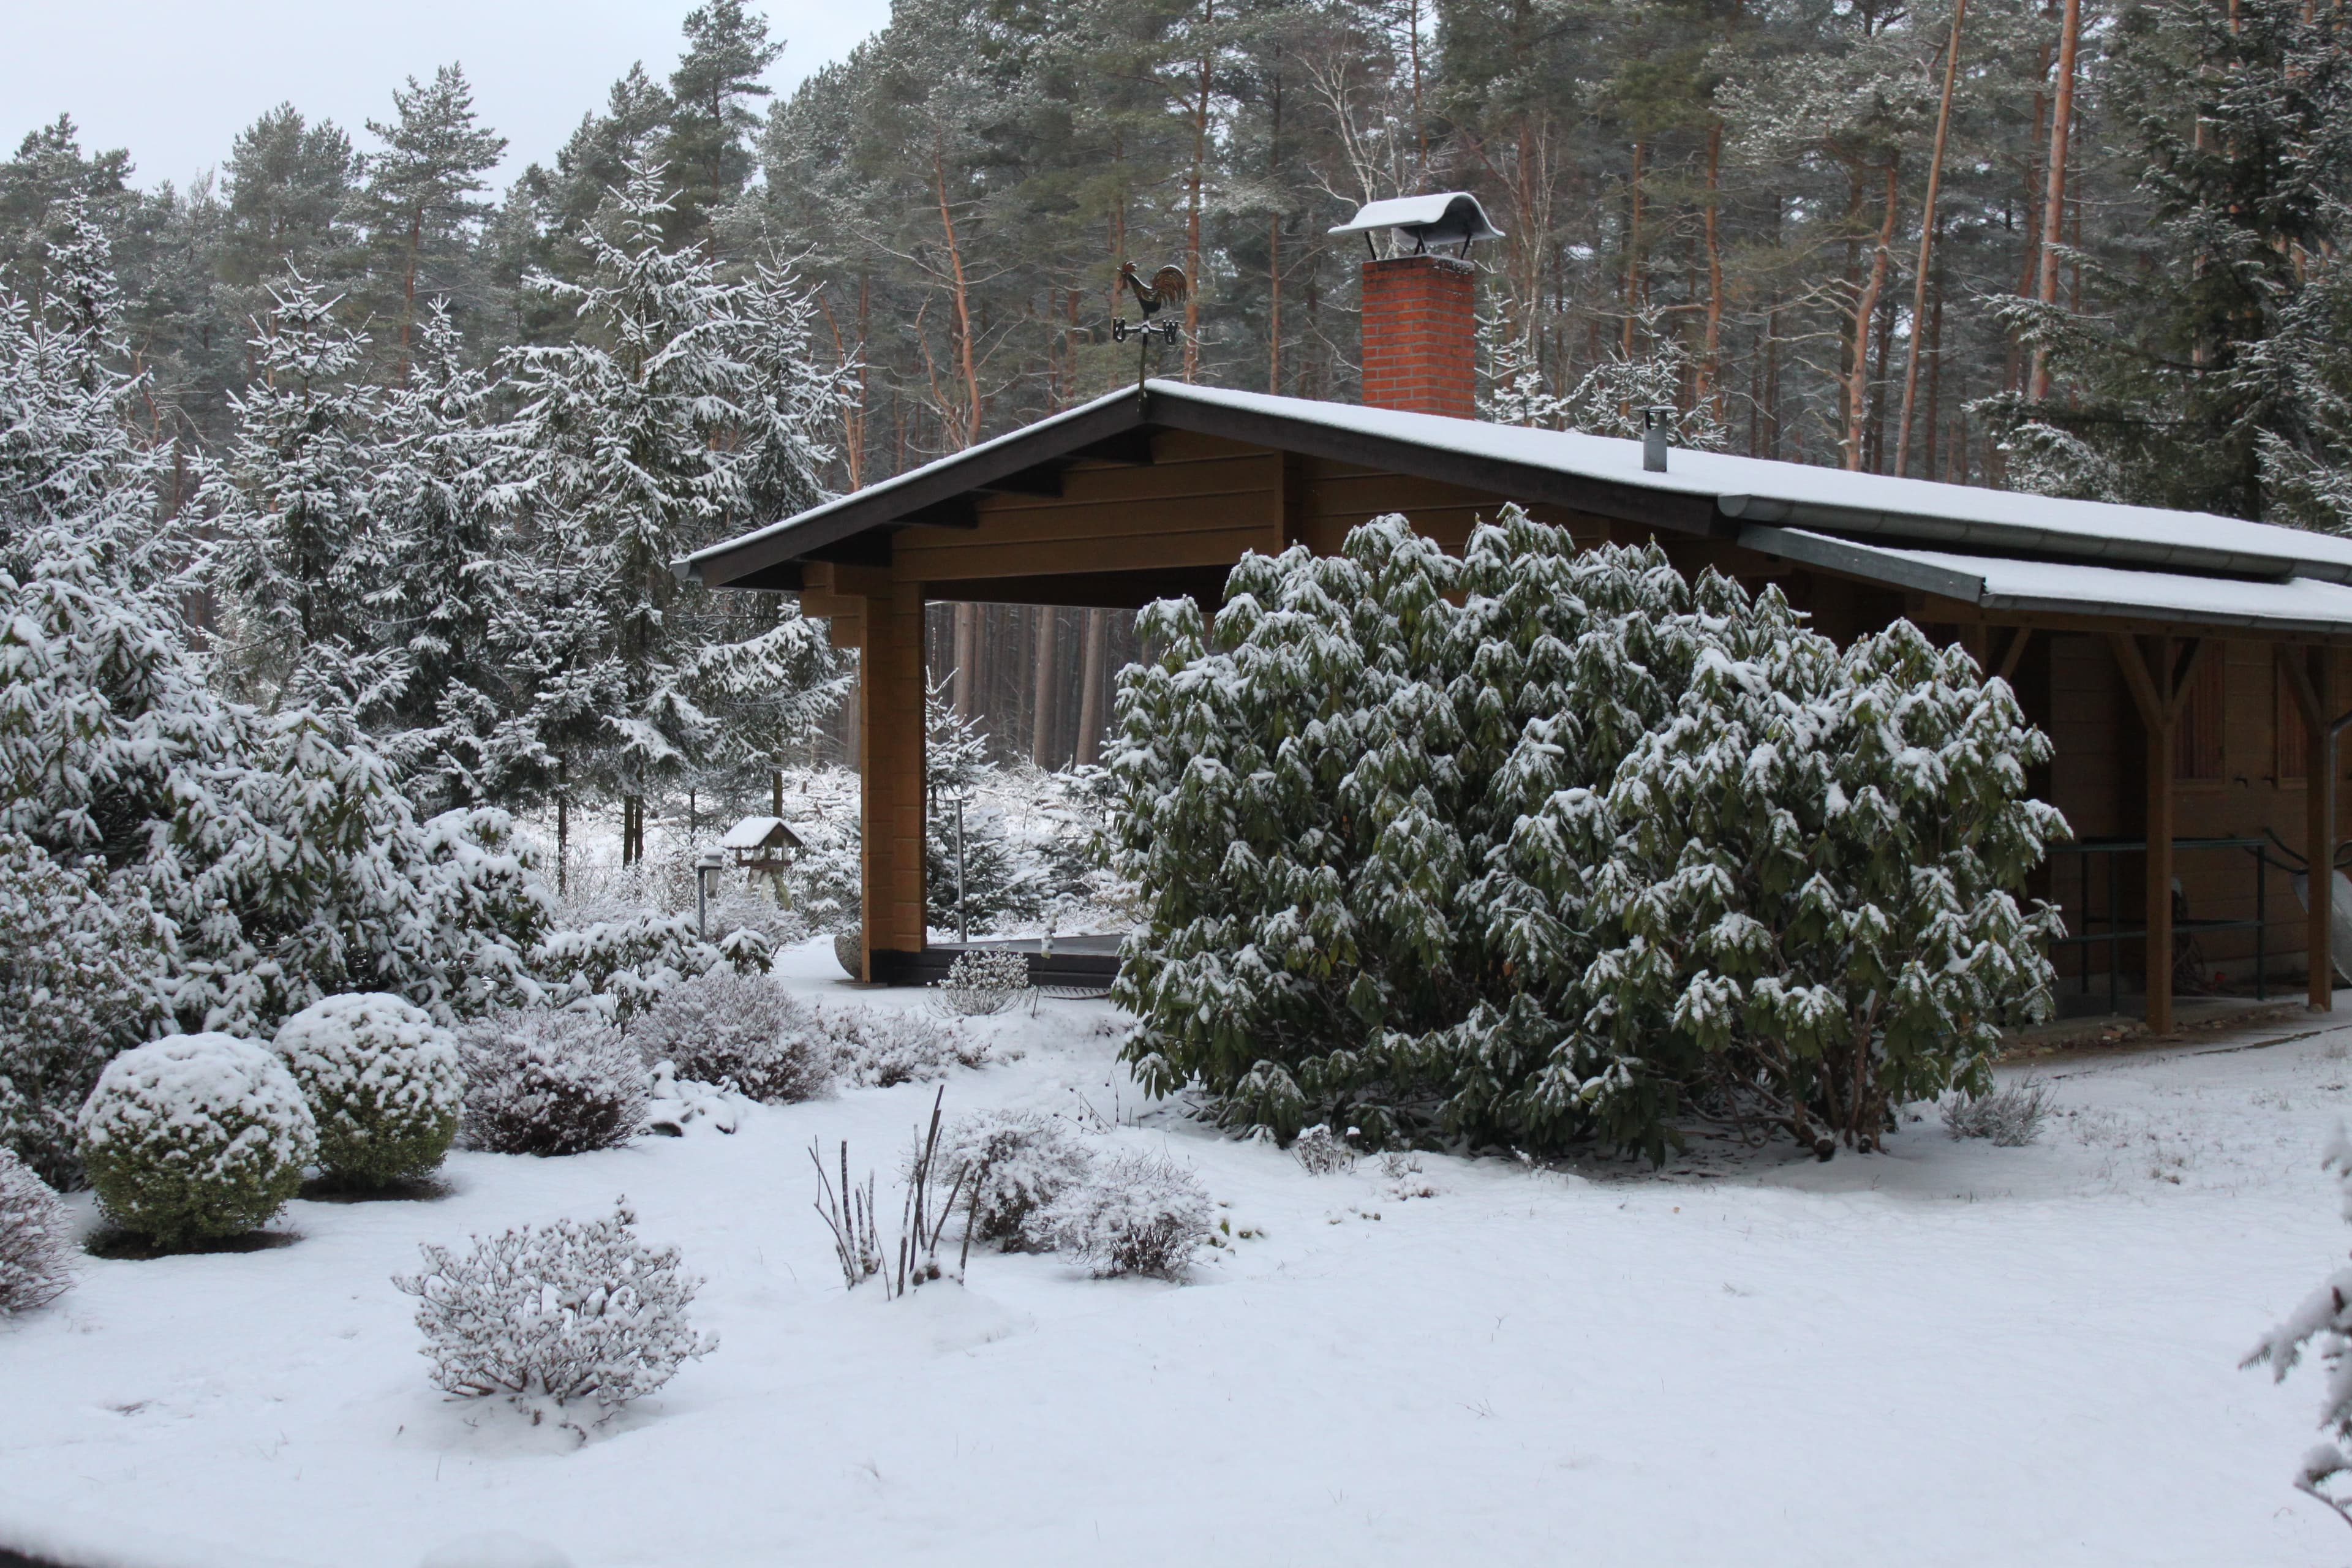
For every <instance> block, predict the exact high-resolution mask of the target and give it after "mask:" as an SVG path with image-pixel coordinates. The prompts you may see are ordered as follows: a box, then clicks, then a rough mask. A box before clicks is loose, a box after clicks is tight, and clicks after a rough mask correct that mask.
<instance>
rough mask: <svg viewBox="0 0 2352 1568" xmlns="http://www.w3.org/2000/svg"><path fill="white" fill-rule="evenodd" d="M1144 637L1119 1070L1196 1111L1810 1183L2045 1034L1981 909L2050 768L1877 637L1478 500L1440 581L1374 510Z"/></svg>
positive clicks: (1132, 730) (2008, 868) (2001, 691)
mask: <svg viewBox="0 0 2352 1568" xmlns="http://www.w3.org/2000/svg"><path fill="white" fill-rule="evenodd" d="M1148 626H1149V631H1150V636H1151V637H1153V638H1155V639H1156V640H1157V642H1158V645H1159V647H1160V649H1161V653H1160V658H1158V659H1157V660H1156V661H1155V662H1153V663H1151V664H1150V665H1145V666H1130V667H1129V668H1128V669H1127V670H1125V671H1123V672H1122V674H1121V676H1120V685H1119V700H1118V727H1119V740H1118V747H1117V750H1116V752H1115V754H1114V757H1113V760H1112V763H1111V771H1112V773H1113V776H1114V779H1115V780H1116V786H1117V790H1118V826H1117V831H1118V862H1119V868H1120V869H1121V870H1122V871H1124V872H1125V873H1126V874H1127V875H1129V876H1130V877H1131V878H1133V879H1135V881H1136V882H1138V883H1139V885H1140V886H1141V888H1142V889H1143V892H1144V898H1145V902H1146V909H1147V918H1146V920H1145V921H1144V922H1143V924H1142V926H1141V928H1140V929H1139V931H1137V932H1136V933H1135V934H1134V935H1133V936H1132V937H1131V938H1130V939H1129V944H1128V948H1127V961H1126V964H1125V967H1124V969H1123V972H1122V974H1121V977H1120V980H1119V982H1118V991H1117V992H1116V993H1115V994H1116V995H1117V996H1118V998H1119V999H1120V1000H1121V1001H1122V1002H1124V1003H1125V1004H1126V1005H1129V1007H1131V1008H1132V1009H1133V1010H1134V1012H1135V1014H1136V1016H1137V1019H1138V1023H1137V1026H1136V1028H1135V1031H1134V1033H1133V1035H1132V1037H1131V1038H1130V1040H1129V1047H1128V1050H1129V1059H1130V1060H1131V1061H1132V1062H1134V1063H1135V1064H1136V1066H1137V1068H1138V1069H1139V1073H1140V1076H1141V1077H1142V1078H1143V1079H1144V1080H1145V1081H1146V1082H1148V1083H1150V1084H1151V1085H1152V1086H1153V1087H1154V1088H1155V1089H1159V1090H1161V1091H1163V1092H1166V1091H1172V1090H1174V1089H1178V1088H1180V1087H1182V1086H1184V1085H1187V1084H1193V1085H1197V1086H1199V1087H1200V1088H1202V1089H1205V1090H1206V1091H1207V1092H1208V1094H1209V1096H1210V1097H1211V1100H1212V1101H1213V1104H1214V1105H1215V1106H1216V1107H1217V1108H1218V1109H1219V1110H1220V1112H1221V1114H1222V1115H1223V1118H1224V1119H1225V1120H1227V1121H1230V1122H1234V1123H1238V1124H1243V1125H1253V1124H1254V1125H1263V1126H1267V1127H1271V1128H1272V1129H1274V1130H1275V1131H1276V1132H1277V1133H1278V1134H1279V1135H1281V1136H1283V1137H1288V1136H1290V1135H1292V1134H1294V1133H1295V1132H1297V1131H1298V1130H1299V1129H1300V1128H1301V1127H1303V1126H1306V1125H1307V1124H1309V1123H1312V1122H1318V1121H1323V1122H1328V1123H1329V1124H1331V1125H1335V1126H1347V1127H1351V1128H1354V1129H1357V1130H1358V1134H1359V1136H1360V1137H1361V1138H1362V1139H1364V1140H1365V1141H1367V1142H1373V1143H1379V1142H1395V1141H1413V1140H1423V1139H1428V1138H1432V1137H1438V1136H1460V1137H1466V1138H1469V1139H1472V1140H1474V1141H1476V1142H1498V1143H1505V1144H1509V1145H1513V1146H1517V1147H1520V1148H1528V1149H1556V1148H1559V1147H1562V1146H1565V1145H1569V1144H1571V1143H1573V1142H1577V1141H1580V1140H1583V1139H1588V1138H1595V1137H1597V1138H1600V1139H1602V1140H1605V1141H1607V1142H1611V1143H1614V1144H1617V1145H1620V1146H1623V1147H1627V1148H1632V1149H1638V1150H1641V1151H1643V1152H1647V1153H1649V1154H1650V1155H1651V1156H1652V1157H1653V1158H1660V1157H1663V1155H1664V1151H1665V1150H1666V1148H1667V1147H1668V1146H1669V1145H1670V1144H1672V1143H1674V1142H1676V1141H1678V1140H1679V1138H1680V1137H1681V1135H1682V1131H1681V1130H1682V1129H1683V1128H1684V1127H1685V1126H1687V1125H1689V1124H1691V1123H1693V1122H1716V1123H1729V1124H1736V1125H1741V1126H1746V1127H1751V1128H1766V1129H1772V1130H1776V1131H1780V1132H1783V1133H1786V1134H1789V1135H1791V1136H1793V1137H1794V1138H1796V1139H1797V1140H1798V1141H1799V1142H1801V1143H1803V1144H1805V1145H1806V1146H1808V1147H1811V1148H1812V1149H1814V1150H1815V1151H1816V1152H1820V1153H1822V1154H1823V1155H1824V1156H1826V1155H1827V1153H1828V1152H1830V1151H1831V1150H1832V1148H1834V1147H1835V1145H1836V1142H1837V1141H1839V1140H1843V1142H1845V1143H1846V1144H1848V1145H1851V1146H1854V1147H1861V1148H1870V1147H1874V1146H1875V1145H1876V1143H1877V1142H1878V1140H1879V1138H1880V1136H1881V1134H1882V1133H1883V1132H1884V1131H1885V1129H1886V1127H1887V1125H1888V1118H1889V1116H1890V1114H1891V1111H1892V1108H1893V1107H1894V1106H1895V1104H1897V1103H1900V1102H1901V1101H1903V1100H1908V1099H1912V1098H1916V1097H1918V1096H1922V1095H1933V1094H1936V1093H1937V1092H1940V1091H1942V1090H1943V1089H1947V1088H1948V1087H1950V1086H1951V1085H1953V1084H1955V1083H1958V1084H1960V1085H1962V1086H1964V1087H1967V1086H1972V1085H1978V1084H1980V1083H1981V1081H1982V1077H1983V1074H1984V1072H1985V1070H1986V1063H1987V1061H1988V1060H1989V1059H1990V1052H1991V1051H1992V1049H1993V1047H1994V1043H1995V1041H1996V1039H1997V1037H1998V1036H1999V1033H2000V1028H2001V1027H2002V1026H2003V1025H2004V1024H2006V1023H2009V1022H2012V1021H2015V1020H2019V1019H2022V1018H2025V1017H2029V1016H2034V1015H2035V1013H2036V1012H2037V1010H2039V1009H2042V1008H2043V1007H2046V1005H2047V1003H2048V996H2049V992H2050V987H2051V984H2052V980H2051V970H2050V967H2049V964H2048V963H2047V961H2046V960H2045V959H2044V958H2043V957H2042V953H2041V952H2040V949H2039V945H2038V944H2039V943H2040V942H2041V940H2042V937H2043V936H2044V934H2045V933H2047V932H2048V931H2051V930H2052V929H2053V916H2052V914H2051V913H2050V912H2049V911H2048V910H2034V911H2032V912H2029V911H2027V910H2024V909H2021V907H2020V905H2019V903H2018V901H2017V897H2016V894H2017V891H2018V889H2020V888H2021V885H2022V883H2023V879H2024V877H2025V874H2026V873H2027V871H2028V870H2030V869H2031V868H2032V867H2033V866H2034V865H2035V864H2036V863H2037V862H2038V861H2039V860H2040V859H2041V858H2042V852H2043V848H2044V846H2045V845H2046V844H2047V843H2048V842H2049V841H2050V840H2051V839H2052V838H2053V837H2059V836H2062V835H2063V833H2064V832H2065V826H2064V823H2063V820H2062V819H2061V818H2060V817H2059V816H2058V814H2057V813H2056V812H2055V811H2054V810H2053V809H2052V808H2051V807H2049V806H2047V805H2042V804H2040V803H2038V802H2035V801H2033V800H2032V799H2029V798H2027V796H2026V795H2025V781H2026V769H2027V768H2028V767H2031V766H2032V765H2033V764H2035V763H2039V762H2042V761H2043V760H2045V759H2046V758H2047V756H2048V755H2049V743H2048V742H2047V740H2046V739H2045V738H2044V737H2043V736H2042V734H2041V733H2040V732H2039V731H2036V730H2034V729H2033V728H2032V726H2031V725H2030V724H2029V723H2028V722H2027V721H2026V720H2025V718H2024V716H2023V714H2022V713H2021V710H2019V708H2018V706H2017V703H2016V701H2015V700H2014V698H2013V697H2012V696H2011V692H2010V689H2009V688H2008V686H2007V684H2006V683H2004V682H2002V681H2000V680H1997V679H1986V678H1985V677H1984V676H1983V675H1982V674H1981V673H1980V672H1979V670H1978V669H1977V668H1976V667H1975V666H1974V664H1973V663H1972V662H1971V661H1970V660H1969V658H1968V657H1967V656H1966V655H1965V654H1963V653H1961V652H1959V651H1958V650H1957V649H1953V650H1942V651H1939V650H1937V648H1935V647H1933V646H1932V645H1930V644H1929V642H1928V641H1927V638H1926V637H1923V636H1922V635H1921V634H1920V633H1919V632H1917V631H1916V630H1915V629H1914V628H1913V627H1911V626H1909V625H1908V624H1907V623H1901V622H1898V623H1897V624H1896V625H1895V626H1893V627H1892V628H1890V629H1888V630H1887V631H1885V632H1883V633H1880V634H1877V635H1875V636H1873V637H1864V638H1863V639H1861V640H1860V641H1858V642H1856V643H1855V644H1854V645H1853V647H1850V648H1847V649H1844V650H1841V649H1839V648H1838V647H1836V646H1835V645H1834V644H1832V642H1831V641H1830V640H1829V639H1828V638H1827V637H1822V636H1821V635H1820V634H1818V633H1816V632H1813V631H1811V629H1809V628H1808V627H1807V626H1806V625H1805V624H1804V620H1803V617H1802V616H1799V615H1798V614H1797V613H1796V612H1794V611H1793V610H1791V609H1790V606H1789V605H1788V604H1787V602H1786V601H1785V600H1784V599H1783V598H1782V597H1781V596H1780V594H1779V592H1778V590H1777V589H1772V588H1769V587H1768V588H1766V589H1765V590H1763V591H1761V592H1759V593H1750V592H1749V591H1748V590H1747V589H1745V588H1743V587H1741V586H1739V585H1738V584H1735V583H1732V582H1730V581H1728V580H1727V579H1725V578H1722V577H1720V576H1717V575H1716V574H1713V573H1706V574H1701V575H1700V577H1699V578H1698V580H1697V581H1696V582H1695V583H1694V582H1690V581H1686V580H1685V578H1684V577H1683V576H1682V575H1681V574H1679V573H1677V572H1676V571H1675V569H1674V568H1673V566H1672V565H1671V564H1669V563H1668V562H1667V560H1666V557H1665V556H1664V553H1663V552H1660V551H1659V550H1657V549H1656V548H1655V547H1650V548H1646V549H1630V548H1621V547H1614V546H1612V547H1607V548H1602V549H1598V550H1592V551H1582V552H1580V551H1578V550H1576V549H1575V548H1574V546H1573V544H1572V542H1571V541H1570V538H1569V536H1568V535H1567V533H1566V532H1565V531H1561V530H1559V529H1556V528H1552V527H1549V526H1547V525H1545V524H1542V523H1538V522H1536V521H1532V520H1530V519H1529V518H1528V517H1527V516H1526V515H1524V514H1523V513H1521V512H1519V511H1518V510H1516V509H1509V508H1507V509H1506V510H1505V511H1504V513H1503V515H1502V517H1501V518H1500V519H1499V520H1498V521H1496V523H1494V524H1491V525H1487V526H1483V527H1481V528H1479V529H1478V530H1477V531H1475V533H1474V534H1473V535H1472V537H1471V540H1470V542H1469V546H1468V548H1467V550H1466V551H1465V553H1464V555H1463V557H1462V558H1461V559H1459V560H1456V559H1454V557H1451V556H1448V555H1447V554H1445V553H1444V552H1443V551H1441V550H1440V549H1439V548H1438V547H1437V546H1436V545H1435V544H1433V543H1432V542H1430V541H1428V540H1427V539H1425V538H1423V537H1422V536H1420V535H1418V534H1415V533H1414V532H1413V531H1412V529H1411V528H1410V527H1409V526H1408V525H1407V523H1406V522H1405V520H1403V519H1402V518H1400V517H1388V518H1382V519H1378V520H1375V521H1372V522H1370V523H1367V524H1365V525H1363V526H1361V527H1360V528H1357V529H1356V530H1354V531H1352V532H1351V533H1350V534H1349V538H1348V541H1347V543H1346V547H1345V549H1344V551H1343V552H1342V553H1341V554H1340V555H1339V556H1337V557H1328V558H1326V557H1317V556H1314V555H1311V554H1309V553H1308V552H1306V551H1305V550H1303V549H1294V550H1291V551H1288V552H1285V553H1283V554H1282V555H1280V556H1276V557H1265V556H1245V557H1244V559H1243V560H1242V562H1241V563H1240V564H1239V565H1238V566H1236V567H1235V568H1234V573H1233V574H1232V576H1231V578H1230V579H1229V580H1228V583H1227V584H1226V599H1225V604H1224V606H1223V609H1222V610H1221V611H1220V612H1219V613H1218V615H1217V616H1216V618H1215V621H1214V624H1213V626H1212V625H1211V624H1210V623H1209V622H1208V621H1207V620H1206V619H1205V618H1204V617H1203V616H1202V613H1201V611H1200V609H1199V608H1198V606H1197V605H1194V604H1192V602H1191V601H1189V600H1174V601H1168V602H1164V603H1162V604H1160V605H1156V606H1154V607H1153V608H1152V609H1151V610H1150V612H1149V613H1148Z"/></svg>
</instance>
